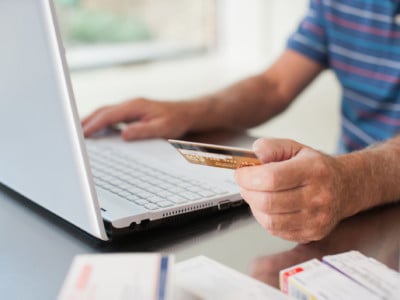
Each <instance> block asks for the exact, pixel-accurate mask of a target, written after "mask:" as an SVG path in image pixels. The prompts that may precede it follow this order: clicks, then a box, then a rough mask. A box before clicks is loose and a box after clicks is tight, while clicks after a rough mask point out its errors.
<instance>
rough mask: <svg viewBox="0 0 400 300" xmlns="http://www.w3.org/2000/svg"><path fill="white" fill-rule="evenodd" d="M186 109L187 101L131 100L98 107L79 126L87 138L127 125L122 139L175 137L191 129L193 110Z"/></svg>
mask: <svg viewBox="0 0 400 300" xmlns="http://www.w3.org/2000/svg"><path fill="white" fill-rule="evenodd" d="M189 108H190V103H189V102H159V101H153V100H147V99H133V100H129V101H126V102H123V103H121V104H117V105H113V106H105V107H102V108H99V109H98V110H96V111H95V112H94V113H92V114H91V115H89V116H88V117H86V118H85V119H83V120H82V126H83V131H84V134H85V136H86V137H89V136H91V135H92V134H94V133H96V132H97V131H99V130H102V129H104V128H107V127H109V126H112V125H115V124H118V123H126V124H127V126H126V127H125V128H124V129H123V130H122V133H121V135H122V137H123V138H124V139H125V140H134V139H145V138H154V137H162V138H177V137H180V136H182V135H184V134H185V133H186V132H187V131H188V130H190V126H191V113H192V111H193V110H191V109H189ZM193 108H194V107H193Z"/></svg>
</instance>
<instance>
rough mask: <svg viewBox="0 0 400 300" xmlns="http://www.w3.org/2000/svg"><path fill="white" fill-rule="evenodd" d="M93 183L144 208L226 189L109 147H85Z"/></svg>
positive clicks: (192, 199)
mask: <svg viewBox="0 0 400 300" xmlns="http://www.w3.org/2000/svg"><path fill="white" fill-rule="evenodd" d="M88 150H89V156H90V162H91V167H92V173H93V177H94V183H95V185H96V186H98V187H101V188H103V189H105V190H107V191H109V192H111V193H113V194H116V195H118V196H119V197H121V198H124V199H126V200H128V201H131V202H133V203H135V204H137V205H139V206H142V207H144V208H146V209H148V210H158V209H161V208H168V207H173V206H178V205H183V204H187V203H192V202H195V201H199V200H204V199H207V198H212V197H215V196H218V195H223V194H226V193H227V192H228V191H226V190H225V189H222V188H220V187H217V186H212V185H209V184H205V183H202V182H200V181H198V180H191V179H185V178H182V177H177V176H174V175H172V174H168V173H166V172H163V171H161V170H159V169H156V168H153V167H150V166H148V165H146V164H144V163H142V162H139V161H137V160H135V159H133V158H132V157H130V156H127V155H124V154H122V153H120V152H117V151H114V150H113V149H112V148H101V149H97V148H92V147H90V148H89V149H88Z"/></svg>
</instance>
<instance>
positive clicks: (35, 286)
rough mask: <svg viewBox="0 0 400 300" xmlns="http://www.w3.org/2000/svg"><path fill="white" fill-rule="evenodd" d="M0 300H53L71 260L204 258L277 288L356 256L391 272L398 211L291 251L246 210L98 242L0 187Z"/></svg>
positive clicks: (351, 223) (239, 141) (362, 218)
mask: <svg viewBox="0 0 400 300" xmlns="http://www.w3.org/2000/svg"><path fill="white" fill-rule="evenodd" d="M191 138H192V139H193V140H197V141H202V142H215V143H220V144H227V145H233V146H245V147H248V146H249V145H250V144H251V141H252V140H253V139H252V138H249V137H247V136H245V135H238V134H235V135H230V134H226V133H216V134H214V135H209V136H208V137H207V138H204V137H202V136H193V137H191ZM0 207H1V209H0V220H1V221H0V222H1V226H0V236H1V237H2V242H1V244H0V299H43V300H44V299H55V298H56V296H57V294H58V292H59V290H60V288H61V285H62V282H63V280H64V278H65V276H66V274H67V271H68V268H69V266H70V264H71V262H72V259H73V257H74V256H75V255H76V254H84V253H85V254H87V253H110V252H165V253H173V254H174V255H175V257H176V260H177V261H178V262H179V261H182V260H184V259H188V258H191V257H194V256H197V255H206V256H208V257H210V258H212V259H215V260H217V261H219V262H221V263H223V264H226V265H227V266H229V267H232V268H233V269H236V270H238V271H240V272H243V273H245V274H248V275H250V276H252V277H254V278H256V279H259V280H261V281H264V282H265V283H267V284H270V285H273V286H276V287H278V273H279V270H281V269H283V268H286V267H289V266H292V265H294V264H297V263H300V262H303V261H305V260H308V259H311V258H321V257H322V256H324V255H328V254H335V253H339V252H344V251H348V250H359V251H361V252H362V253H364V254H365V255H367V256H371V257H374V258H376V259H378V260H379V261H381V262H383V263H384V264H386V265H388V266H389V267H390V268H392V269H395V270H399V264H400V263H399V258H400V255H399V248H400V205H397V204H396V205H390V206H385V207H380V208H376V209H373V210H370V211H367V212H364V213H361V214H359V215H356V216H353V217H351V218H349V219H347V220H344V221H343V222H341V223H340V224H339V225H338V226H337V227H336V228H335V230H334V231H333V232H332V233H331V234H330V235H329V236H327V237H326V238H325V239H323V240H321V241H318V242H313V243H309V244H303V245H302V244H296V243H293V242H288V241H284V240H282V239H280V238H277V237H273V236H271V235H270V234H269V233H267V232H265V231H264V230H263V229H262V228H261V227H260V226H259V225H258V224H257V223H256V222H255V221H254V219H253V218H252V216H251V213H250V212H249V209H248V208H247V207H242V208H239V209H236V210H233V211H228V212H225V213H223V214H220V215H213V216H210V217H208V218H206V219H203V220H201V221H200V220H197V221H196V220H195V221H192V222H190V223H188V224H185V226H180V227H168V228H160V229H156V230H153V231H150V232H147V233H145V234H141V235H132V236H129V237H127V238H125V239H123V240H120V241H115V242H112V243H101V242H98V241H97V240H95V239H93V238H91V237H89V236H88V235H86V234H84V233H82V232H81V231H79V230H78V229H76V228H74V227H72V226H71V225H69V224H68V223H66V222H64V221H63V220H61V219H60V218H58V217H56V216H54V215H52V214H50V213H48V212H47V211H46V210H44V209H42V208H40V207H38V206H37V205H35V204H33V203H31V202H30V201H29V200H27V199H25V198H24V197H22V196H20V195H18V194H16V193H15V192H13V191H11V190H9V189H7V188H6V187H4V186H1V185H0Z"/></svg>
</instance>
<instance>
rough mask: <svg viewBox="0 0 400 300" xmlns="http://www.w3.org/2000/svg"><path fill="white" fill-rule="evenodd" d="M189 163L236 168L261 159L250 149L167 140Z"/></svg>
mask: <svg viewBox="0 0 400 300" xmlns="http://www.w3.org/2000/svg"><path fill="white" fill-rule="evenodd" d="M168 142H169V143H170V144H171V145H172V146H174V147H175V148H176V149H177V150H178V151H179V153H180V154H182V155H183V157H184V158H185V159H186V160H187V161H188V162H190V163H193V164H199V165H205V166H211V167H218V168H227V169H237V168H242V167H249V166H256V165H261V161H260V160H259V159H258V158H257V156H256V155H255V153H254V152H253V151H251V150H247V149H242V148H236V147H226V146H220V145H213V144H204V143H195V142H188V141H179V140H168Z"/></svg>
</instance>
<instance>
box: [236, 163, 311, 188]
mask: <svg viewBox="0 0 400 300" xmlns="http://www.w3.org/2000/svg"><path fill="white" fill-rule="evenodd" d="M308 173H309V162H308V160H307V159H296V160H287V161H283V162H273V163H269V164H264V165H260V166H254V167H246V168H240V169H237V170H235V179H236V182H237V183H238V184H239V185H240V187H241V188H243V189H246V190H253V191H259V192H279V191H285V190H289V189H294V188H299V187H302V186H304V185H305V182H306V181H307V180H308V179H309V176H308V175H309V174H308Z"/></svg>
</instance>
